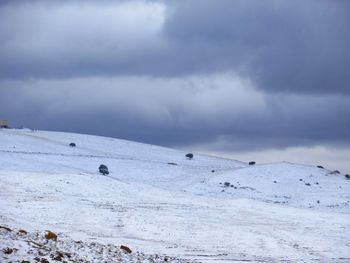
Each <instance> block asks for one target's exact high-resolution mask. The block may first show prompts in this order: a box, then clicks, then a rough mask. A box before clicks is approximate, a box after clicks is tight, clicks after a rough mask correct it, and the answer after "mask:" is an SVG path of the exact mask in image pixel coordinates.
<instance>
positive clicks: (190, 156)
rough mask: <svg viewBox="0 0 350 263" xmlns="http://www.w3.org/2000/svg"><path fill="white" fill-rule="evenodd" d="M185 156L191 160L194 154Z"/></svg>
mask: <svg viewBox="0 0 350 263" xmlns="http://www.w3.org/2000/svg"><path fill="white" fill-rule="evenodd" d="M185 156H186V157H187V158H188V159H190V160H191V159H192V158H193V154H192V153H188V154H186V155H185Z"/></svg>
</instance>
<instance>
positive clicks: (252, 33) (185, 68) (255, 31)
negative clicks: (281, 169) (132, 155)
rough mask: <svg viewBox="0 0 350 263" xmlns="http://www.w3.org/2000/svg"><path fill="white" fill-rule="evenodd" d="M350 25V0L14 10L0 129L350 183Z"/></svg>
mask: <svg viewBox="0 0 350 263" xmlns="http://www.w3.org/2000/svg"><path fill="white" fill-rule="evenodd" d="M349 25H350V1H346V0H329V1H325V0H308V1H286V0H267V1H261V0H249V1H247V0H215V1H212V0H186V1H185V0H183V1H182V0H179V1H175V0H168V1H160V0H159V1H158V0H136V1H125V0H119V1H118V0H114V1H112V0H100V1H97V0H96V1H93V0H71V1H68V0H60V1H58V0H50V1H49V0H47V1H43V0H31V1H26V0H22V1H19V0H12V1H5V0H2V1H0V119H8V120H9V123H10V125H11V126H12V127H22V126H23V127H29V128H33V129H43V130H55V131H69V132H79V133H86V134H95V135H102V136H111V137H116V138H123V139H128V140H133V141H139V142H144V143H150V144H156V145H163V146H167V147H173V148H177V149H184V150H188V151H194V152H201V153H207V154H213V155H220V156H226V157H230V158H235V159H239V160H242V161H251V160H255V161H257V162H277V161H291V162H298V163H305V164H310V165H323V166H325V167H327V168H329V169H338V170H341V171H343V172H347V173H350V162H349V160H350V51H349V47H350V30H349ZM0 143H1V142H0Z"/></svg>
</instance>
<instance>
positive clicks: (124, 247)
mask: <svg viewBox="0 0 350 263" xmlns="http://www.w3.org/2000/svg"><path fill="white" fill-rule="evenodd" d="M120 249H121V250H124V251H125V252H126V253H129V254H131V253H132V250H131V249H130V248H128V247H127V246H123V245H121V246H120Z"/></svg>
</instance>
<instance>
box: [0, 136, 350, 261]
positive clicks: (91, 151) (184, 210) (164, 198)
mask: <svg viewBox="0 0 350 263" xmlns="http://www.w3.org/2000/svg"><path fill="white" fill-rule="evenodd" d="M71 142H74V143H76V147H74V148H73V147H69V143H71ZM186 153H187V152H183V151H178V150H172V149H168V148H163V147H158V146H152V145H147V144H141V143H136V142H130V141H125V140H119V139H113V138H105V137H98V136H90V135H82V134H73V133H59V132H45V131H32V130H29V129H23V130H15V129H10V130H9V129H0V226H5V227H9V228H11V229H25V230H26V231H28V233H31V234H28V236H29V237H30V235H34V234H33V233H44V231H46V230H51V231H53V232H55V233H58V235H59V240H60V242H61V241H62V242H65V240H66V244H70V243H69V242H73V241H72V240H79V241H80V240H81V241H82V242H85V243H86V244H91V242H96V243H97V244H101V246H103V245H105V246H106V247H107V246H112V245H111V244H113V245H115V246H119V245H122V244H124V245H127V246H128V247H130V248H132V250H133V251H139V253H145V254H146V255H162V258H163V257H164V256H165V255H166V256H170V257H174V258H177V259H178V260H179V261H176V262H181V260H188V261H190V260H191V261H201V262H350V204H349V200H350V180H346V179H345V177H344V175H343V174H335V173H331V171H328V170H326V169H320V168H317V167H312V166H305V165H297V164H291V163H276V164H266V165H254V166H249V165H247V164H246V163H243V162H239V161H234V160H229V159H222V158H217V157H211V156H205V155H198V154H196V153H195V154H194V158H193V159H192V160H189V159H187V158H186V157H185V154H186ZM169 163H170V164H169ZM174 163H175V164H176V165H174ZM100 164H105V165H107V166H108V168H109V171H110V174H109V175H108V176H103V175H101V174H99V173H98V166H99V165H100ZM225 182H226V185H227V186H225ZM10 237H11V238H10ZM21 242H22V243H23V242H24V241H23V238H22V239H21V238H14V237H13V235H12V236H10V235H9V234H4V233H3V231H0V262H3V261H4V262H7V261H15V260H18V261H19V262H20V261H21V260H25V258H23V257H24V256H23V254H21V253H20V252H13V253H12V254H11V255H7V254H6V253H5V252H4V249H6V248H8V247H14V248H16V246H18V247H21V246H22V245H21V244H22V243H21ZM65 247H71V246H69V245H66V246H65ZM71 248H72V247H71ZM84 251H85V252H84V253H86V249H85V250H84ZM88 251H90V250H88ZM16 253H17V254H16ZM71 253H77V254H79V251H73V252H72V251H71ZM116 253H117V252H116ZM118 253H119V252H118ZM84 255H85V254H84ZM132 255H133V254H132ZM80 256H83V255H80ZM106 257H108V255H107V254H106ZM137 257H140V256H137V254H135V257H134V258H133V257H132V256H131V257H129V256H128V257H126V256H123V258H122V259H119V260H122V262H137ZM145 258H147V257H145ZM107 259H108V260H107ZM85 260H90V261H92V262H100V261H101V255H99V257H91V255H90V256H89V257H87V258H85ZM110 260H111V259H110V258H106V261H108V262H110ZM112 262H113V261H112ZM116 262H119V261H116ZM140 262H146V261H140ZM150 262H151V261H150ZM157 262H160V261H157ZM174 262H175V261H174Z"/></svg>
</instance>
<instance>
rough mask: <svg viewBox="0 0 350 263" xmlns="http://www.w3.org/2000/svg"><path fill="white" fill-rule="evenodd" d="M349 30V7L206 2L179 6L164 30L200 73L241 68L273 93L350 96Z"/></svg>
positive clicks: (324, 3) (322, 3) (318, 3)
mask: <svg viewBox="0 0 350 263" xmlns="http://www.w3.org/2000/svg"><path fill="white" fill-rule="evenodd" d="M194 6H195V8H194ZM349 24H350V2H349V1H303V2H302V3H301V2H298V1H259V0H258V1H244V0H236V1H231V0H219V1H210V0H204V1H183V2H180V3H179V2H176V4H175V7H174V11H173V13H172V15H171V16H170V18H169V19H168V20H167V21H166V25H165V27H164V28H165V34H166V35H167V36H168V37H169V38H170V39H172V40H173V41H174V42H176V43H180V44H179V45H182V46H186V47H188V51H187V52H186V55H187V54H191V55H190V58H191V61H193V62H192V63H191V65H192V67H193V70H195V69H198V68H199V69H201V70H203V69H204V70H207V71H213V70H217V69H219V70H222V69H225V68H234V69H236V70H238V71H239V72H241V74H245V75H246V76H248V77H250V78H252V79H254V80H255V82H256V84H257V86H258V87H259V88H262V89H266V90H274V91H278V90H282V91H290V92H316V93H318V92H330V93H331V92H339V93H349V92H350V75H349V74H348V72H349V71H350V52H348V47H349V46H350V30H349V26H348V25H349ZM199 54H203V55H202V56H199Z"/></svg>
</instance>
